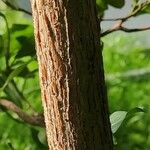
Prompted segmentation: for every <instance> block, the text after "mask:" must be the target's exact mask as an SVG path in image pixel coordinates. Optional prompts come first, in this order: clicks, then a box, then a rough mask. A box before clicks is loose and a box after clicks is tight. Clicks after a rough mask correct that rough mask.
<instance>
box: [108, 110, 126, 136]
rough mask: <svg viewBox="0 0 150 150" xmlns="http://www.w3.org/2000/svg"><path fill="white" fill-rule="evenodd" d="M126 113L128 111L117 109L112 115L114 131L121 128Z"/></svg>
mask: <svg viewBox="0 0 150 150" xmlns="http://www.w3.org/2000/svg"><path fill="white" fill-rule="evenodd" d="M126 115H127V112H126V111H116V112H114V113H113V114H111V115H110V123H111V130H112V133H115V132H116V131H117V130H118V129H119V127H120V126H121V124H122V122H123V121H124V119H125V117H126Z"/></svg>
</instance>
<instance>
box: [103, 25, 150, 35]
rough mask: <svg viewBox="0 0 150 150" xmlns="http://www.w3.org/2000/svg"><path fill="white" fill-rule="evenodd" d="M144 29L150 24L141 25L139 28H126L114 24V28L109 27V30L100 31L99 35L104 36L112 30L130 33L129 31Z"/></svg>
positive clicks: (147, 28) (148, 27)
mask: <svg viewBox="0 0 150 150" xmlns="http://www.w3.org/2000/svg"><path fill="white" fill-rule="evenodd" d="M145 30H150V26H147V27H141V28H134V29H130V28H126V27H123V26H116V27H115V28H112V29H109V30H107V31H105V32H103V33H101V37H103V36H105V35H107V34H110V33H112V32H114V31H124V32H128V33H131V32H140V31H145Z"/></svg>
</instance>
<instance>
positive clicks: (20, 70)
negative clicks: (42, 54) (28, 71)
mask: <svg viewBox="0 0 150 150" xmlns="http://www.w3.org/2000/svg"><path fill="white" fill-rule="evenodd" d="M26 66H27V63H25V64H23V65H21V66H19V67H17V68H16V69H15V70H13V71H12V72H11V73H10V74H9V76H8V78H7V80H6V81H5V83H4V85H3V86H2V87H1V88H0V91H2V90H4V89H5V87H6V86H7V85H8V83H9V82H10V81H11V80H12V79H13V78H14V77H16V76H17V75H19V74H20V73H21V72H22V71H23V70H24V68H25V67H26Z"/></svg>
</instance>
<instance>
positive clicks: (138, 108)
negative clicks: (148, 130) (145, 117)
mask: <svg viewBox="0 0 150 150" xmlns="http://www.w3.org/2000/svg"><path fill="white" fill-rule="evenodd" d="M139 112H142V113H144V112H145V110H144V108H141V107H135V108H133V109H131V110H130V111H129V112H128V113H127V117H126V120H129V119H131V118H132V117H133V116H134V115H135V114H136V113H139Z"/></svg>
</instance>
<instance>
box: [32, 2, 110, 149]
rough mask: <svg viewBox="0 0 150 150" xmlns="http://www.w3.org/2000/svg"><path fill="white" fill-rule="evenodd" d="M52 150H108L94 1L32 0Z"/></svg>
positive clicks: (108, 131)
mask: <svg viewBox="0 0 150 150" xmlns="http://www.w3.org/2000/svg"><path fill="white" fill-rule="evenodd" d="M31 3H32V11H33V18H34V28H35V40H36V49H37V56H38V63H39V74H40V85H41V92H42V102H43V106H44V116H45V123H46V132H47V140H48V145H49V149H50V150H112V149H113V148H112V147H113V146H112V145H113V144H112V135H111V130H110V122H109V115H108V104H107V96H106V88H105V82H104V71H103V60H102V52H101V49H100V39H99V35H100V28H99V22H98V19H97V14H96V4H95V1H93V0H32V1H31Z"/></svg>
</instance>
